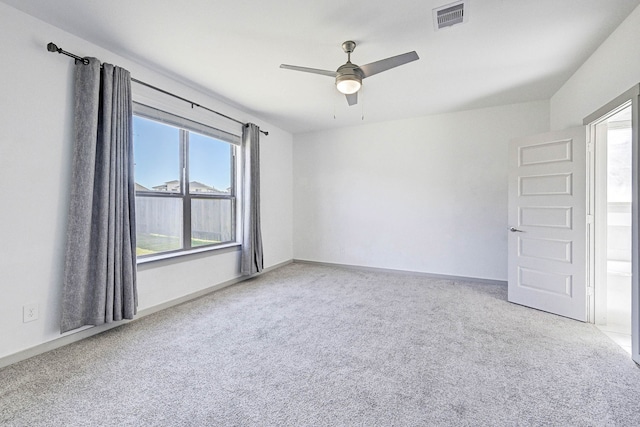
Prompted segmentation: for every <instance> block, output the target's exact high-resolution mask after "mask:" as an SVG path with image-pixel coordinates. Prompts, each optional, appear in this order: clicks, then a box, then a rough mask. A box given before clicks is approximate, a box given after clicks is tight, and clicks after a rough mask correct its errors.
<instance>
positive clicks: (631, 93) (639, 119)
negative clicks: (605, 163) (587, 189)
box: [582, 84, 640, 364]
mask: <svg viewBox="0 0 640 427" xmlns="http://www.w3.org/2000/svg"><path fill="white" fill-rule="evenodd" d="M639 97H640V84H637V85H635V86H633V87H632V88H631V89H629V90H627V91H626V92H624V93H623V94H621V95H619V96H617V97H616V98H615V99H613V100H611V101H609V102H608V103H607V104H605V105H603V106H602V107H600V108H599V109H598V110H596V111H595V112H593V113H592V114H590V115H588V116H587V117H585V118H584V120H583V121H582V123H583V124H584V125H585V126H588V129H589V131H588V132H587V144H588V146H589V147H592V146H593V141H594V137H595V124H596V123H598V122H599V121H601V120H602V119H603V118H605V117H606V116H608V115H609V114H610V113H611V112H612V111H614V110H616V109H618V108H619V107H620V106H622V105H624V104H627V103H629V102H631V108H632V116H631V134H632V136H631V157H632V159H631V163H632V172H631V180H632V182H631V191H632V193H633V198H632V203H631V357H632V358H633V360H634V361H635V362H636V363H638V364H640V277H639V273H640V266H639V261H640V258H639V255H640V252H639V246H638V244H639V242H640V228H639V225H640V224H639V218H638V214H639V213H640V210H639V209H638V205H639V202H640V173H639V171H638V167H639V166H640V147H638V142H639V141H640V109H639V106H640V102H639V101H640V99H639ZM588 153H589V154H590V155H592V152H591V148H589V151H588ZM588 185H589V186H591V185H592V183H588ZM589 213H590V214H591V213H592V212H591V211H589ZM588 229H589V236H588V238H587V240H588V242H587V244H588V245H589V247H591V246H593V245H591V244H590V239H591V238H592V236H593V224H592V223H591V224H590V225H589V227H588ZM587 255H588V257H587V262H588V265H589V271H588V281H589V284H588V286H592V285H593V282H592V281H593V280H594V277H593V274H592V273H593V268H592V265H593V258H592V256H593V254H592V253H591V249H589V250H588V253H587ZM592 310H593V301H591V298H590V302H589V312H591V314H593V311H592ZM589 321H591V322H593V315H591V316H590V319H589Z"/></svg>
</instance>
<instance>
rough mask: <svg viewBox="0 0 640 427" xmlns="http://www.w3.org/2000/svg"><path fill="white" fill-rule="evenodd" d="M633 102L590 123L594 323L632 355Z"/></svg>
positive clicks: (591, 257)
mask: <svg viewBox="0 0 640 427" xmlns="http://www.w3.org/2000/svg"><path fill="white" fill-rule="evenodd" d="M632 117H633V116H632V105H631V102H627V103H625V104H623V105H622V106H620V107H618V108H616V109H615V110H613V111H611V112H610V113H609V114H607V115H605V116H604V117H602V118H601V119H600V120H598V121H597V122H595V123H592V124H591V135H592V144H591V145H590V150H589V151H590V154H591V155H592V156H591V161H590V166H591V167H590V182H591V186H590V197H589V199H590V213H591V215H592V216H591V218H592V221H591V222H592V227H591V230H590V231H591V236H592V237H591V239H590V246H591V248H590V253H591V256H590V269H591V278H592V287H593V288H592V289H593V295H592V298H591V302H592V304H591V305H592V310H591V311H592V317H591V319H593V323H594V324H595V325H596V326H597V327H598V328H599V329H600V330H602V331H603V332H604V333H605V334H607V335H608V336H609V337H610V338H611V339H612V340H614V341H615V342H616V343H618V344H619V345H620V346H621V347H622V348H624V349H625V350H626V351H627V352H628V353H630V354H631V333H632V332H631V319H632V314H631V313H632V309H631V301H632V281H631V279H632V201H633V200H632V199H633V197H632V196H633V192H632V145H633V144H632V139H633V132H632Z"/></svg>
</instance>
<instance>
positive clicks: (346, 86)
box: [336, 76, 362, 95]
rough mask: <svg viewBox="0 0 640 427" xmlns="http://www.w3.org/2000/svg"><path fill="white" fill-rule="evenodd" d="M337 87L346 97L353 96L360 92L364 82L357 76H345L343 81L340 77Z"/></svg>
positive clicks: (337, 80) (337, 79)
mask: <svg viewBox="0 0 640 427" xmlns="http://www.w3.org/2000/svg"><path fill="white" fill-rule="evenodd" d="M336 87H337V88H338V92H340V93H343V94H345V95H351V94H353V93H356V92H357V91H359V90H360V88H361V87H362V80H360V79H358V78H357V77H355V76H344V78H343V79H340V77H338V78H336Z"/></svg>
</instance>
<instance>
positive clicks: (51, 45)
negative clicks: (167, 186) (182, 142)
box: [47, 42, 269, 136]
mask: <svg viewBox="0 0 640 427" xmlns="http://www.w3.org/2000/svg"><path fill="white" fill-rule="evenodd" d="M47 50H48V51H49V52H57V53H60V54H62V55H66V56H70V57H71V58H73V59H75V60H77V61H82V63H83V64H85V65H87V64H89V60H88V59H87V58H82V57H80V56H78V55H74V54H73V53H71V52H67V51H66V50H62V49H61V48H59V47H58V46H56V44H55V43H51V42H50V43H49V44H47ZM131 81H132V82H135V83H138V84H140V85H143V86H146V87H148V88H150V89H153V90H155V91H158V92H160V93H164V94H165V95H169V96H172V97H174V98H177V99H179V100H181V101H184V102H186V103H188V104H191V108H193V107H198V108H202V109H203V110H207V111H209V112H211V113H214V114H217V115H219V116H221V117H224V118H225V119H228V120H231V121H233V122H236V123H238V124H241V125H242V126H248V123H244V122H241V121H240V120H237V119H234V118H233V117H229V116H227V115H226V114H222V113H220V112H218V111H215V110H212V109H211V108H208V107H205V106H204V105H200V104H198V103H197V102H194V101H191V100H189V99H187V98H183V97H181V96H178V95H176V94H174V93H171V92H169V91H166V90H164V89H160V88H159V87H156V86H153V85H150V84H149V83H145V82H143V81H141V80H138V79H134V78H133V77H131ZM260 133H262V134H264V135H265V136H268V135H269V132H267V131H265V130H261V131H260Z"/></svg>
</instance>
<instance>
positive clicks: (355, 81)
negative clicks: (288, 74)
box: [280, 40, 420, 105]
mask: <svg viewBox="0 0 640 427" xmlns="http://www.w3.org/2000/svg"><path fill="white" fill-rule="evenodd" d="M355 48H356V42H354V41H350V40H349V41H346V42H344V43H342V50H344V52H345V53H346V54H347V62H346V63H345V64H343V65H341V66H340V67H338V69H337V70H336V71H329V70H320V69H318V68H307V67H298V66H296V65H287V64H281V65H280V68H285V69H287V70H294V71H304V72H305V73H313V74H321V75H323V76H329V77H335V79H336V88H337V89H338V91H339V92H340V93H343V94H345V95H346V97H347V103H348V104H349V105H355V104H357V103H358V91H359V90H360V87H361V86H362V79H364V78H366V77H371V76H373V75H374V74H378V73H381V72H383V71H387V70H390V69H391V68H395V67H398V66H400V65H404V64H406V63H408V62H411V61H415V60H417V59H420V58H419V57H418V54H417V53H416V52H415V51H413V52H407V53H403V54H402V55H397V56H392V57H390V58H386V59H381V60H380V61H376V62H372V63H370V64H367V65H362V66H360V65H356V64H353V63H351V53H352V52H353V51H354V50H355Z"/></svg>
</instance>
